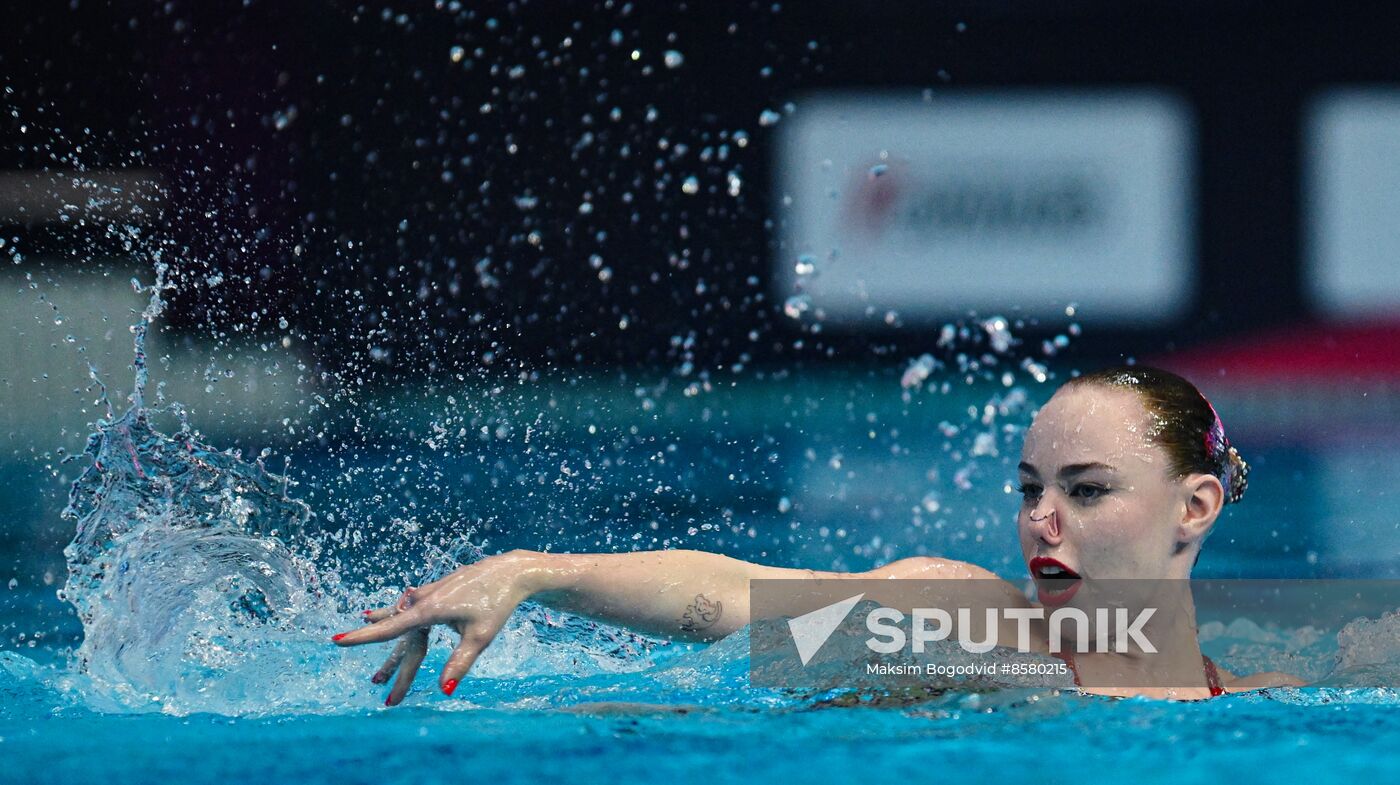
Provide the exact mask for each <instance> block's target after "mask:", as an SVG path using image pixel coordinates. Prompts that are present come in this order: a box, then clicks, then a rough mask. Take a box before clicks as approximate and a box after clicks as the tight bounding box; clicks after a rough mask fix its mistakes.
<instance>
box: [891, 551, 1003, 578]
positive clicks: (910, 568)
mask: <svg viewBox="0 0 1400 785" xmlns="http://www.w3.org/2000/svg"><path fill="white" fill-rule="evenodd" d="M869 574H870V577H872V578H919V579H924V580H939V579H944V578H962V579H973V578H986V579H993V580H1001V578H1000V576H998V575H997V574H996V573H994V572H992V571H991V570H988V569H986V568H984V567H978V566H977V565H976V564H972V563H970V562H965V561H955V560H953V559H944V558H940V557H938V556H911V557H909V558H908V559H900V560H899V561H892V562H890V563H889V564H886V565H885V566H883V567H876V568H875V569H873V570H871V571H870V573H869ZM1008 585H1009V584H1008Z"/></svg>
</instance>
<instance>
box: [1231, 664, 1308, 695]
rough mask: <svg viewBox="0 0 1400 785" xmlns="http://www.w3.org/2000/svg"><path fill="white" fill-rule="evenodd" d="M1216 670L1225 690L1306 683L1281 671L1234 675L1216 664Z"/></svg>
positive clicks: (1234, 690) (1242, 690) (1238, 690)
mask: <svg viewBox="0 0 1400 785" xmlns="http://www.w3.org/2000/svg"><path fill="white" fill-rule="evenodd" d="M1216 672H1218V673H1219V674H1220V681H1221V683H1222V684H1223V685H1224V687H1225V691H1226V692H1249V691H1251V690H1263V689H1268V688H1270V687H1306V686H1308V683H1307V682H1305V681H1303V680H1302V679H1300V678H1298V677H1297V676H1294V675H1292V674H1288V673H1283V672H1282V671H1265V672H1261V673H1251V674H1249V675H1248V676H1236V675H1235V674H1233V673H1231V672H1230V671H1227V670H1225V669H1224V668H1221V667H1219V666H1216Z"/></svg>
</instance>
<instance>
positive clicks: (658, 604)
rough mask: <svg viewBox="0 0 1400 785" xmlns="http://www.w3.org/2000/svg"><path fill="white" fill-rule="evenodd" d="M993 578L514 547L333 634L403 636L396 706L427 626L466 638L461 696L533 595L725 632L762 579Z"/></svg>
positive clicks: (957, 565) (395, 660) (642, 621)
mask: <svg viewBox="0 0 1400 785" xmlns="http://www.w3.org/2000/svg"><path fill="white" fill-rule="evenodd" d="M950 577H962V578H986V577H995V576H993V575H992V574H991V573H989V572H987V571H986V570H983V569H981V568H980V567H975V566H973V565H970V564H965V563H962V562H955V561H950V560H946V559H935V558H928V557H916V558H911V559H903V560H900V561H897V562H893V563H891V564H888V565H886V566H884V567H881V568H878V569H875V570H871V571H870V572H864V573H838V572H822V571H817V570H802V569H788V568H783V567H768V566H764V565H759V564H753V563H750V562H746V561H741V560H739V559H734V558H731V557H728V556H723V555H720V554H716V553H707V552H704V551H693V550H671V551H640V552H635V553H615V554H613V553H607V554H571V553H558V554H554V553H537V552H534V551H521V550H517V551H510V552H507V553H503V554H500V555H497V556H491V557H488V558H486V559H483V560H481V561H479V562H476V563H475V564H470V565H467V566H466V567H462V568H461V569H459V570H457V571H456V572H453V573H452V574H451V575H448V576H447V577H445V578H443V579H441V580H439V581H435V582H433V583H429V584H425V585H423V586H420V587H418V588H416V589H410V590H409V591H408V592H405V594H404V596H403V597H401V598H400V599H399V601H398V603H397V604H395V605H394V606H393V607H391V608H381V609H378V610H374V611H367V612H366V614H365V616H366V620H367V621H370V622H372V623H371V624H370V625H369V626H366V627H363V628H361V629H359V630H356V631H354V632H349V633H343V634H341V635H337V636H335V638H334V639H333V640H334V641H335V642H336V643H337V644H339V645H341V646H355V645H359V644H364V643H373V642H377V641H387V640H391V639H393V638H397V637H399V636H403V640H402V641H400V643H399V645H398V647H397V648H396V649H395V650H394V652H393V654H391V655H390V657H389V659H388V661H386V662H385V664H384V667H383V668H381V669H380V671H379V672H378V673H377V674H375V679H374V680H375V681H376V682H382V681H387V680H388V678H389V677H390V676H392V675H393V674H394V672H395V671H398V679H397V680H396V681H395V685H394V688H393V689H392V690H391V691H390V694H389V699H388V701H386V702H387V703H388V704H390V705H393V704H395V703H398V702H399V701H400V700H402V699H403V696H404V695H405V694H407V692H408V688H409V686H411V684H412V681H413V677H414V675H415V674H416V673H417V671H418V667H419V666H420V665H421V664H422V661H423V657H424V655H425V654H426V652H427V641H428V635H427V631H428V629H429V628H430V627H431V626H432V625H433V624H450V625H451V626H452V627H453V628H454V629H456V630H457V632H458V633H459V634H461V636H462V639H461V642H460V643H459V644H458V646H457V648H456V650H454V651H453V653H452V656H451V657H450V658H449V659H448V662H447V665H446V667H445V668H444V669H443V672H442V675H441V677H440V680H439V683H440V686H441V687H442V689H443V691H444V692H446V693H448V694H451V692H452V690H454V689H456V686H457V682H458V681H459V680H460V679H461V678H462V676H464V675H465V674H466V673H467V671H468V670H469V669H470V668H471V666H472V663H474V662H475V661H476V658H477V657H478V656H480V654H481V652H482V651H483V650H484V649H485V648H486V647H487V645H489V644H490V642H491V640H492V639H493V638H494V637H495V636H496V633H497V632H499V631H500V629H501V626H502V625H504V624H505V621H506V619H508V618H509V617H510V614H511V613H512V612H513V611H514V610H515V608H516V606H517V605H519V604H520V603H521V602H523V601H524V600H526V599H530V598H533V599H535V600H537V601H539V602H542V603H544V604H546V605H549V606H550V607H553V608H558V609H560V610H565V611H569V612H572V613H578V614H580V615H584V616H588V617H590V618H593V619H597V620H600V621H604V622H608V623H611V624H618V625H623V626H627V627H631V628H633V629H636V630H639V631H642V632H648V633H652V634H660V635H664V636H668V637H674V638H680V639H686V640H715V639H718V638H722V637H724V636H725V635H728V634H730V633H731V632H734V631H735V630H738V629H740V628H741V627H743V626H744V625H745V624H748V623H749V581H750V580H752V579H756V578H828V579H830V578H950Z"/></svg>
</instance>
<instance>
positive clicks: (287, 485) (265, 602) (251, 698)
mask: <svg viewBox="0 0 1400 785" xmlns="http://www.w3.org/2000/svg"><path fill="white" fill-rule="evenodd" d="M166 273H167V268H166V267H165V266H164V265H157V267H156V282H155V283H154V284H152V285H151V286H149V287H143V286H141V284H140V283H139V282H134V283H133V286H134V288H136V290H137V291H138V292H149V293H150V300H149V302H148V304H147V306H146V308H145V310H144V311H142V313H141V317H140V321H139V322H138V323H137V324H136V325H135V326H133V328H132V334H133V335H134V349H135V355H134V356H135V360H134V362H133V368H134V371H135V379H134V386H133V391H132V394H131V396H130V406H129V407H128V408H126V409H125V411H122V412H121V413H117V410H116V408H115V407H114V406H113V405H112V401H111V398H110V397H109V395H108V391H107V387H106V385H104V384H103V383H102V382H101V380H100V378H99V376H98V374H97V371H96V369H90V375H91V378H92V379H93V382H94V385H95V386H96V387H97V389H98V390H99V394H100V399H99V402H100V404H101V405H103V407H104V408H105V410H106V412H107V416H106V417H105V418H103V419H101V420H99V421H98V422H97V423H96V431H95V433H93V434H92V435H91V436H90V437H89V439H88V443H87V447H86V449H85V450H84V455H85V456H86V457H87V458H89V459H90V460H91V463H90V465H88V466H87V467H86V468H85V469H84V470H83V472H82V473H81V475H80V476H79V477H78V479H77V480H76V481H75V482H74V483H73V485H72V487H71V490H70V494H69V502H68V506H67V507H66V509H65V510H64V513H63V515H64V518H65V519H67V520H71V521H74V522H75V525H76V531H75V534H74V537H73V540H72V542H71V543H70V544H69V545H68V546H67V547H66V548H65V549H64V555H65V557H66V559H67V563H68V580H67V583H66V584H65V586H64V588H63V589H62V591H61V592H60V593H59V596H60V598H61V599H63V600H65V601H67V602H69V603H70V604H72V605H73V607H74V608H75V609H76V611H77V614H78V617H79V619H80V620H81V621H82V624H83V630H84V639H83V642H82V645H81V646H80V647H79V648H78V650H77V651H76V653H75V654H74V657H73V663H72V666H73V667H72V669H71V671H72V673H71V675H70V676H68V677H64V678H58V679H55V680H51V681H50V682H49V683H50V686H55V685H56V688H58V689H61V690H62V689H67V690H69V691H71V692H77V693H80V694H81V695H80V701H81V702H82V703H83V704H85V705H86V706H88V707H90V708H96V709H98V710H101V711H132V710H136V711H144V710H153V709H154V710H161V711H165V712H169V713H175V714H184V713H189V712H193V711H204V712H217V713H223V714H250V713H252V714H267V713H278V712H285V711H290V710H305V709H308V708H312V709H316V710H335V709H354V708H358V707H361V706H364V705H366V704H367V702H366V701H365V700H364V698H365V696H364V695H363V693H366V692H369V691H371V690H374V691H375V692H376V695H377V692H378V688H377V687H371V686H370V685H369V682H368V675H369V674H371V673H373V671H374V669H375V666H377V664H378V663H377V660H378V658H382V657H383V656H384V655H385V654H386V652H385V651H381V650H379V649H378V648H377V647H366V648H363V649H356V650H351V651H345V650H340V649H336V648H334V647H331V646H328V645H327V641H326V639H327V637H328V636H329V635H330V634H331V633H332V632H333V631H336V630H340V629H345V628H347V627H349V626H352V625H354V624H357V623H358V621H356V620H355V619H354V618H353V615H352V614H351V613H349V612H347V608H356V607H374V606H375V605H385V604H388V603H389V602H391V601H392V598H391V597H388V596H378V595H376V596H367V595H364V594H362V593H359V592H357V591H355V590H354V589H352V588H350V587H348V586H346V585H343V584H342V583H341V580H340V572H339V569H338V568H339V567H340V564H339V563H338V562H336V561H334V560H332V559H330V558H329V556H328V554H324V553H323V552H322V548H321V546H320V544H319V543H320V541H319V540H318V539H317V538H316V537H314V536H311V535H312V534H313V532H312V529H313V528H314V527H313V525H312V524H313V522H314V520H315V518H314V516H313V514H312V512H311V510H310V508H309V507H308V506H307V505H306V504H304V503H303V502H301V501H300V500H298V499H296V498H294V497H292V496H291V494H290V489H291V485H292V483H291V482H290V480H289V479H288V478H287V477H285V476H281V475H278V474H275V473H273V472H270V471H268V470H267V468H266V467H265V466H264V465H263V457H265V456H259V457H258V458H256V459H255V460H253V461H251V462H250V461H247V460H245V459H244V458H243V456H242V455H241V454H240V453H239V452H237V451H220V450H217V449H215V448H213V447H211V446H209V445H206V444H203V443H201V442H200V441H199V439H198V438H197V437H196V435H195V433H194V432H193V430H192V429H191V427H190V425H189V421H188V418H187V417H186V414H185V411H184V409H183V408H182V407H181V406H180V405H179V404H178V403H171V404H169V405H166V406H164V407H163V408H162V407H151V406H149V405H148V404H147V402H146V398H145V393H146V389H147V385H148V383H149V375H148V370H147V353H146V338H147V335H148V333H149V331H150V327H151V325H152V323H153V322H154V320H155V319H156V318H158V317H159V316H160V314H161V313H162V311H163V310H164V305H165V303H164V299H163V295H164V292H166V291H167V290H169V289H170V288H171V286H170V284H168V283H167V279H166ZM166 415H173V416H174V417H175V418H176V419H177V420H178V422H179V425H180V427H179V429H178V431H176V432H175V433H173V434H166V433H163V432H162V431H160V430H159V429H157V427H156V426H155V424H154V422H153V420H155V419H156V418H158V417H161V416H166ZM77 457H82V456H77ZM408 545H409V546H414V545H415V544H413V543H408ZM485 555H486V554H485V552H484V551H483V550H482V549H481V548H480V547H478V546H477V545H476V544H474V543H473V542H471V540H470V539H469V537H468V536H467V535H463V536H460V537H458V538H457V539H456V541H455V542H454V543H453V544H451V545H450V546H449V547H446V548H437V549H432V548H430V549H429V554H428V559H427V564H426V566H425V568H424V570H423V571H422V573H421V576H420V582H425V581H430V580H435V579H437V578H440V577H442V576H443V575H446V574H447V573H449V572H451V571H452V570H453V569H456V568H457V567H458V566H460V565H463V564H470V563H472V562H474V561H476V560H478V559H481V558H484V557H485ZM385 591H388V590H385ZM381 594H382V593H381ZM454 643H455V641H452V640H449V637H448V635H447V634H446V633H445V632H441V631H439V632H438V633H437V634H436V635H435V637H434V640H433V649H434V653H433V654H432V655H431V656H430V659H429V667H431V666H432V665H433V663H434V662H439V661H441V660H445V657H446V653H447V652H448V651H450V649H451V647H452V645H453V644H454ZM660 644H661V642H660V641H655V640H652V639H648V638H644V637H642V636H638V635H635V634H633V633H630V632H627V631H624V630H620V629H618V628H613V627H608V626H606V625H600V624H596V623H594V622H591V621H588V620H586V619H582V618H580V617H575V616H571V615H568V614H559V613H553V612H550V611H548V610H546V609H545V608H543V607H542V606H538V605H536V604H533V603H526V604H525V605H524V606H522V608H521V609H520V611H519V612H517V613H516V614H515V616H513V617H512V619H511V620H510V622H508V623H507V625H506V627H505V629H504V630H503V631H502V632H501V635H500V636H499V638H498V640H497V642H496V643H495V644H493V645H492V646H491V648H490V649H489V650H488V651H487V652H486V654H485V655H484V656H483V657H482V659H481V660H480V662H479V663H478V670H479V671H480V672H481V673H483V674H488V675H502V676H505V675H512V676H518V675H522V674H530V673H551V674H560V673H573V674H579V673H597V672H616V671H621V670H635V669H638V668H641V667H646V665H647V663H648V660H647V659H646V655H647V654H649V653H650V652H651V651H652V650H653V649H654V648H656V647H657V646H658V645H660ZM31 665H32V663H28V661H25V662H21V663H9V665H7V667H8V668H9V669H10V670H12V671H14V670H15V669H17V668H18V669H20V670H21V671H23V672H24V673H26V674H27V673H29V670H25V669H26V668H29V666H31ZM11 666H12V667H11ZM30 670H32V668H30ZM15 672H16V673H18V672H19V671H15ZM31 675H32V674H31ZM35 678H37V677H35ZM420 679H423V680H424V681H428V682H430V681H431V678H430V677H420ZM379 702H380V700H379V699H376V700H375V701H374V703H373V704H369V705H375V704H378V703H379Z"/></svg>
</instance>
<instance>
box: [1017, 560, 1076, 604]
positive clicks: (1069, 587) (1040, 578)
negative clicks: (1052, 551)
mask: <svg viewBox="0 0 1400 785" xmlns="http://www.w3.org/2000/svg"><path fill="white" fill-rule="evenodd" d="M1029 566H1030V568H1031V577H1032V578H1033V579H1034V580H1035V586H1036V593H1037V594H1038V595H1039V596H1040V601H1041V603H1043V604H1045V605H1064V604H1065V603H1067V602H1069V601H1070V600H1071V599H1072V598H1073V597H1074V594H1075V592H1077V591H1079V587H1080V586H1081V585H1082V584H1083V583H1084V581H1083V579H1082V578H1081V577H1080V575H1079V573H1077V572H1075V571H1074V570H1072V569H1070V568H1069V565H1067V564H1065V563H1064V562H1062V561H1060V560H1059V559H1052V558H1050V557H1049V556H1037V557H1035V558H1034V559H1031V561H1030V565H1029Z"/></svg>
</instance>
